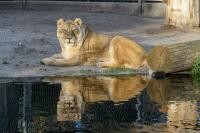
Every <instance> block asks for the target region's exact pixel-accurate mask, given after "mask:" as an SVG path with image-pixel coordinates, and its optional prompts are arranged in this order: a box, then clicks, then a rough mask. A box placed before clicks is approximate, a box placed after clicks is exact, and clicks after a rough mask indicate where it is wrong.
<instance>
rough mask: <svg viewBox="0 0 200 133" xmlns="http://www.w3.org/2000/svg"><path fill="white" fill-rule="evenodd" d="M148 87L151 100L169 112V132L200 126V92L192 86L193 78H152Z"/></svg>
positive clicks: (163, 110) (189, 130) (184, 130)
mask: <svg viewBox="0 0 200 133" xmlns="http://www.w3.org/2000/svg"><path fill="white" fill-rule="evenodd" d="M147 88H148V89H147V93H148V95H149V96H150V98H151V100H152V101H154V102H156V103H158V104H159V105H160V106H161V107H160V110H161V111H162V112H165V113H167V119H168V120H167V128H168V131H169V132H180V133H182V132H186V131H187V130H188V132H191V129H193V130H195V129H196V128H198V127H197V125H198V118H199V112H198V105H197V103H198V101H199V100H200V92H199V88H196V87H195V86H192V80H191V79H186V78H178V79H165V80H158V81H157V80H151V81H150V83H149V85H148V87H147Z"/></svg>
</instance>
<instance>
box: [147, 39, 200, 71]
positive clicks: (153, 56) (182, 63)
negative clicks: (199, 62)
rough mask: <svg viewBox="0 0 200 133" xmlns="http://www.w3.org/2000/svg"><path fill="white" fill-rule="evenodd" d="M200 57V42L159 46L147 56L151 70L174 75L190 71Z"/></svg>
mask: <svg viewBox="0 0 200 133" xmlns="http://www.w3.org/2000/svg"><path fill="white" fill-rule="evenodd" d="M199 56H200V40H196V41H191V42H183V43H175V44H168V45H159V46H156V47H154V48H153V49H152V50H151V51H150V53H149V55H148V56H147V63H148V65H149V67H150V68H151V70H153V71H155V72H158V71H163V72H165V73H173V72H180V71H185V70H189V69H191V68H192V64H193V62H194V60H195V59H196V58H197V57H199Z"/></svg>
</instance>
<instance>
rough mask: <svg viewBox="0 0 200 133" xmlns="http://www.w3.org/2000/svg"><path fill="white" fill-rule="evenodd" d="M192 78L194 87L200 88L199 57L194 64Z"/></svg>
mask: <svg viewBox="0 0 200 133" xmlns="http://www.w3.org/2000/svg"><path fill="white" fill-rule="evenodd" d="M192 78H193V83H194V85H196V86H199V87H200V57H198V58H197V59H196V60H195V61H194V63H193V66H192Z"/></svg>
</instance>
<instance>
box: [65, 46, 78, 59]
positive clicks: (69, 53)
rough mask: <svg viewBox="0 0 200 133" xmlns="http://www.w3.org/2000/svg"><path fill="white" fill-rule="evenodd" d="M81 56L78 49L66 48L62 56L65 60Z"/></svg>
mask: <svg viewBox="0 0 200 133" xmlns="http://www.w3.org/2000/svg"><path fill="white" fill-rule="evenodd" d="M79 55H80V50H79V49H76V48H65V49H63V50H62V56H63V58H65V59H72V58H74V57H77V56H79Z"/></svg>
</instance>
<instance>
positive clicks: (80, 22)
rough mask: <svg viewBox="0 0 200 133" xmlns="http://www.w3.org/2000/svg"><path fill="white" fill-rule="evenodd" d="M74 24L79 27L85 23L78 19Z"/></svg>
mask: <svg viewBox="0 0 200 133" xmlns="http://www.w3.org/2000/svg"><path fill="white" fill-rule="evenodd" d="M74 23H75V24H76V25H78V26H82V24H83V21H82V20H81V19H80V18H76V19H75V20H74Z"/></svg>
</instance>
